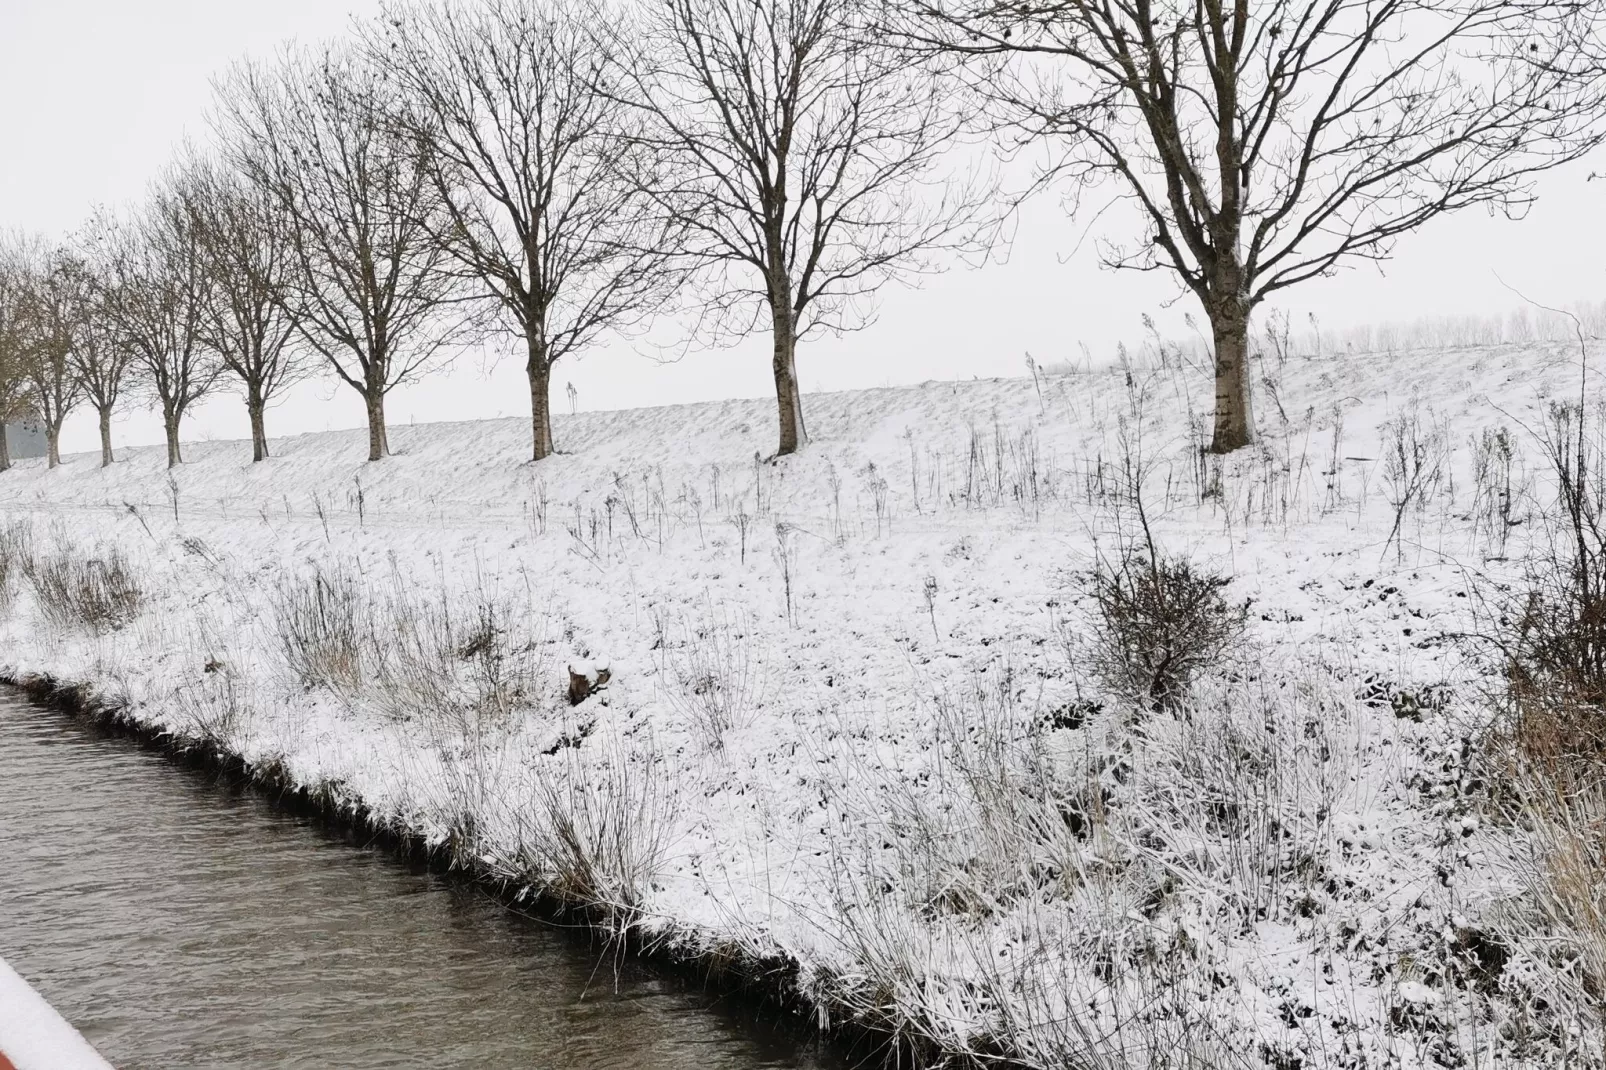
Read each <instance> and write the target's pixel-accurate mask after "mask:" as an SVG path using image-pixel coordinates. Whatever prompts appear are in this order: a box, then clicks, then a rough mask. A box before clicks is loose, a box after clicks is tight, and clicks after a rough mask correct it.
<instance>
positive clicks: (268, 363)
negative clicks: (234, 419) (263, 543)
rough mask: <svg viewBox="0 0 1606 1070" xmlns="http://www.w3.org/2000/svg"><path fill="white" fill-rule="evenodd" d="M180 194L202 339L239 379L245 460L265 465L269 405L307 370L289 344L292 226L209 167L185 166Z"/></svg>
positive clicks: (267, 199) (292, 332) (237, 181)
mask: <svg viewBox="0 0 1606 1070" xmlns="http://www.w3.org/2000/svg"><path fill="white" fill-rule="evenodd" d="M178 192H179V195H180V196H181V197H182V199H183V202H184V208H185V211H186V212H187V213H188V215H189V217H190V219H191V220H192V225H193V226H194V227H195V228H196V233H197V235H198V236H199V241H200V256H201V263H202V266H203V270H204V276H205V279H204V281H205V285H204V287H203V289H202V302H201V321H200V336H201V339H202V340H203V341H204V342H205V344H206V346H207V348H208V349H210V350H211V351H212V352H214V353H215V354H217V357H218V360H219V361H220V362H221V363H222V366H223V370H224V371H225V373H227V374H228V375H230V376H232V377H234V378H235V379H238V380H239V382H240V387H241V390H242V391H243V393H244V394H245V409H246V415H247V416H248V418H249V419H250V421H251V460H252V461H253V462H254V461H262V460H266V459H267V457H268V432H267V420H266V413H267V408H268V405H269V404H271V403H272V402H273V400H274V399H275V398H277V397H278V396H279V394H280V393H281V392H282V391H284V390H285V389H286V388H287V387H289V386H291V385H293V384H295V383H297V382H299V381H301V380H302V379H304V378H306V377H307V376H308V375H309V374H310V373H311V371H312V365H311V362H309V361H308V360H307V359H306V355H305V352H304V350H302V349H301V348H300V347H298V346H297V345H296V344H295V343H296V342H297V341H298V338H297V334H296V318H295V315H294V313H293V311H292V309H291V307H290V305H289V303H288V302H287V299H286V290H287V287H288V286H289V284H290V280H291V272H292V271H293V270H294V269H295V266H296V250H295V245H294V243H293V241H292V239H291V226H292V221H291V219H290V217H289V216H288V214H287V213H286V212H285V211H284V208H283V206H282V205H281V204H280V202H279V201H278V200H277V199H276V198H275V197H273V196H272V195H271V194H270V193H268V192H266V191H264V190H262V189H261V188H259V187H256V186H253V185H251V184H250V183H248V182H246V181H245V180H244V179H243V178H242V177H241V176H240V175H239V174H238V173H237V172H234V171H232V170H230V169H228V168H226V167H223V166H221V165H219V164H217V163H214V162H211V161H202V160H196V161H194V162H193V163H191V164H190V165H189V167H188V168H187V170H186V177H185V181H184V182H183V184H182V185H181V187H180V188H179V191H178Z"/></svg>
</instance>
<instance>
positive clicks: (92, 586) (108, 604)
mask: <svg viewBox="0 0 1606 1070" xmlns="http://www.w3.org/2000/svg"><path fill="white" fill-rule="evenodd" d="M21 560H22V567H23V571H24V573H25V574H26V575H27V577H28V580H29V582H30V583H31V584H32V585H33V592H34V597H35V599H36V600H37V602H38V604H39V610H40V612H41V613H43V614H44V616H45V619H46V620H47V621H49V622H50V623H51V624H53V625H55V626H56V627H58V628H74V627H82V628H87V629H88V630H89V631H90V632H93V633H95V634H100V633H101V632H106V631H112V630H115V629H117V628H121V627H122V626H123V625H125V624H127V623H128V622H129V621H131V620H133V619H134V617H135V615H136V614H138V612H139V608H140V604H141V602H142V601H143V597H144V596H143V592H141V590H140V587H139V584H138V583H136V582H135V580H134V576H133V570H132V569H131V568H130V566H129V564H128V562H127V561H126V560H125V559H124V558H123V555H122V553H121V551H119V550H118V549H116V548H115V547H106V548H104V549H102V550H101V551H100V552H99V553H98V554H97V555H96V556H94V557H88V556H85V555H83V554H81V553H80V552H79V551H78V550H76V549H75V548H73V547H72V546H70V545H68V544H67V543H66V542H65V541H63V542H60V543H58V545H57V546H56V548H55V549H54V550H51V551H49V552H41V551H38V550H34V551H33V552H31V553H24V554H23V556H22V558H21Z"/></svg>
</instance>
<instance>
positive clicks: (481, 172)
mask: <svg viewBox="0 0 1606 1070" xmlns="http://www.w3.org/2000/svg"><path fill="white" fill-rule="evenodd" d="M617 36H618V18H617V16H616V15H615V14H614V13H613V12H612V11H611V10H610V9H608V8H607V7H605V6H604V5H603V4H602V3H598V2H594V0H544V2H535V0H485V2H483V3H479V4H476V5H474V6H473V7H468V6H465V5H458V4H451V3H440V2H435V0H425V2H422V3H409V4H397V5H395V6H392V7H389V8H387V9H386V11H385V13H384V15H383V16H382V17H381V18H380V19H379V20H378V21H376V22H374V23H373V24H372V25H371V26H370V27H369V30H368V34H367V37H368V49H369V53H370V55H371V56H372V57H373V62H375V63H376V64H382V65H383V66H384V67H385V68H386V69H387V70H388V71H390V72H391V74H392V76H393V77H394V78H396V79H397V81H398V82H399V83H400V84H401V85H402V86H403V87H404V90H405V92H406V97H407V100H406V104H407V109H406V112H405V113H404V114H405V115H406V116H407V117H408V120H409V121H408V127H409V129H410V130H411V132H412V133H413V135H414V137H415V138H416V139H417V141H418V143H419V144H420V145H421V146H425V147H426V150H427V152H428V154H429V158H430V159H431V161H432V162H433V165H434V169H433V175H434V178H435V181H436V184H437V186H438V189H439V193H440V195H441V199H442V203H443V205H444V207H445V209H446V210H445V211H444V212H443V213H442V214H441V216H440V222H441V224H442V227H441V229H440V230H439V231H437V233H436V234H435V238H436V240H437V241H439V242H440V243H441V244H442V246H443V248H445V249H446V250H447V251H448V252H449V253H450V254H451V256H452V258H453V260H454V261H455V264H456V266H457V267H458V269H459V270H461V271H462V272H464V273H466V274H467V275H468V276H469V277H470V278H471V279H472V280H473V281H474V282H475V283H476V284H478V285H479V286H480V287H481V288H483V290H484V291H485V293H486V294H487V296H489V297H490V298H491V299H492V300H493V301H494V302H496V304H497V305H498V306H499V307H500V309H501V311H502V313H503V314H504V316H505V317H506V318H507V320H508V321H509V322H510V325H511V326H512V327H513V329H514V330H515V331H516V332H517V333H518V334H519V335H520V336H521V338H522V342H523V348H524V351H525V357H526V360H525V371H526V374H527V375H528V377H529V383H530V418H531V431H532V436H533V440H534V451H533V452H534V457H535V459H536V460H538V461H539V460H541V459H542V458H543V457H546V456H547V455H548V454H550V453H551V452H552V410H551V398H550V393H551V379H552V365H553V364H554V363H556V362H557V361H558V360H560V359H562V358H564V357H566V356H568V355H569V354H571V353H578V352H580V351H581V350H583V349H584V348H585V347H586V346H588V345H589V344H591V343H592V342H593V341H595V340H596V338H597V337H598V336H599V335H600V334H602V333H604V332H606V331H609V330H611V329H617V328H621V327H626V326H628V325H630V324H632V323H635V322H637V321H638V320H640V319H641V318H642V317H643V316H644V315H645V314H647V313H649V312H651V311H654V310H655V309H656V307H657V306H658V305H660V304H661V303H662V302H663V300H664V299H665V298H666V297H667V296H668V294H669V292H670V291H671V290H672V288H673V285H674V282H673V276H672V273H671V272H670V270H669V265H670V263H671V260H670V256H669V254H670V252H671V251H672V250H673V249H675V248H676V247H677V246H678V244H679V242H678V240H677V236H676V235H675V234H674V233H673V232H671V231H670V230H669V229H668V228H667V227H666V225H665V223H664V220H663V217H662V215H661V214H660V213H658V212H657V211H656V210H655V206H654V204H653V202H652V200H651V199H650V198H649V197H648V196H647V195H646V194H645V193H644V191H643V190H642V189H641V188H640V187H639V186H638V185H637V184H636V183H634V182H632V181H631V174H632V172H633V170H634V169H632V168H629V167H627V166H626V165H627V164H628V162H629V161H630V160H631V159H632V154H634V153H637V152H639V151H640V149H639V144H640V143H639V141H638V140H637V139H633V138H631V137H629V136H628V133H629V131H628V130H627V128H626V127H627V123H629V122H630V121H631V119H632V115H631V113H630V112H629V110H628V109H627V108H626V107H625V105H624V104H623V103H622V101H621V95H620V94H619V93H618V92H617V87H616V86H615V85H613V84H612V83H613V80H614V79H613V72H612V70H611V68H610V67H609V66H608V65H607V64H606V63H605V59H606V49H607V48H608V42H609V41H611V40H614V39H617Z"/></svg>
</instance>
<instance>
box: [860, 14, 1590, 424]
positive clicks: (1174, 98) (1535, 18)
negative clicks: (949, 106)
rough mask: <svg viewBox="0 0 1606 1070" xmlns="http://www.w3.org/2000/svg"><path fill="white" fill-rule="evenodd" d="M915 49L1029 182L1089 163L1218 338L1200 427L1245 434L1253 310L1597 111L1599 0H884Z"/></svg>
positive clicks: (1127, 259)
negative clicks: (1036, 152) (996, 134)
mask: <svg viewBox="0 0 1606 1070" xmlns="http://www.w3.org/2000/svg"><path fill="white" fill-rule="evenodd" d="M890 6H891V7H893V8H900V9H902V15H901V16H900V17H899V18H898V20H897V23H896V28H897V30H898V32H899V34H900V35H901V37H902V39H903V40H904V41H905V42H907V43H910V44H912V45H914V46H916V49H915V50H916V52H917V53H919V54H924V53H925V52H927V51H928V50H933V49H934V50H936V51H937V52H939V53H941V54H946V55H955V56H961V57H965V58H967V59H969V60H970V61H972V62H971V65H970V70H971V71H972V74H973V85H974V86H975V88H977V89H978V90H979V91H980V93H981V95H982V97H983V99H985V100H986V101H987V102H988V103H989V104H990V106H991V108H992V111H993V118H994V120H995V121H996V123H997V124H998V126H999V128H1001V129H1005V130H1010V131H1013V133H1014V135H1015V136H1016V138H1017V139H1018V144H1019V145H1021V146H1028V145H1031V146H1040V145H1043V144H1048V145H1050V146H1052V149H1053V152H1054V157H1053V161H1054V162H1053V163H1052V165H1051V166H1050V167H1049V169H1048V172H1047V173H1046V174H1045V175H1044V176H1043V178H1044V180H1045V181H1048V180H1053V179H1063V180H1064V181H1066V182H1068V183H1070V184H1071V186H1072V189H1073V190H1076V191H1079V190H1081V189H1084V188H1088V187H1092V186H1102V185H1103V184H1105V183H1109V184H1111V185H1113V186H1114V187H1115V189H1116V190H1117V191H1118V192H1119V193H1120V194H1122V195H1123V196H1124V197H1126V198H1127V199H1128V200H1129V201H1130V203H1131V204H1133V205H1134V206H1135V208H1136V211H1137V213H1138V215H1139V217H1140V218H1141V219H1142V221H1143V224H1144V228H1145V229H1144V233H1143V235H1142V237H1141V238H1140V239H1139V240H1138V241H1136V242H1134V243H1131V244H1120V243H1107V244H1106V245H1105V248H1104V259H1105V262H1106V263H1107V264H1109V265H1111V266H1113V267H1118V268H1135V269H1139V270H1165V271H1169V272H1172V273H1174V274H1175V275H1176V276H1177V277H1178V278H1179V279H1180V280H1181V282H1182V284H1183V285H1184V286H1185V287H1186V288H1187V289H1188V290H1190V291H1191V292H1192V293H1193V294H1194V295H1195V296H1196V297H1197V298H1198V299H1199V301H1200V303H1201V304H1202V305H1203V306H1204V311H1205V314H1206V315H1207V316H1208V317H1209V320H1210V326H1211V334H1212V336H1213V340H1214V343H1215V381H1216V411H1215V431H1214V436H1213V439H1212V442H1211V449H1212V450H1213V451H1215V452H1218V453H1225V452H1228V451H1231V450H1235V449H1238V448H1239V447H1241V446H1244V445H1247V444H1248V443H1249V442H1250V441H1252V440H1253V438H1254V420H1253V416H1252V411H1251V407H1250V373H1249V367H1248V362H1249V318H1250V313H1251V312H1252V311H1253V310H1254V309H1255V307H1256V306H1257V305H1259V304H1260V302H1262V301H1263V300H1265V299H1266V297H1268V296H1269V295H1271V294H1273V293H1275V292H1277V291H1278V290H1282V289H1285V288H1287V287H1290V286H1295V285H1298V284H1299V283H1301V282H1304V281H1305V280H1307V279H1312V278H1316V277H1318V276H1323V275H1329V274H1332V273H1333V272H1334V271H1335V270H1336V269H1337V268H1338V267H1339V266H1340V265H1341V264H1343V263H1345V262H1346V261H1350V260H1354V259H1357V258H1359V259H1370V260H1381V259H1385V258H1387V257H1388V255H1389V254H1390V251H1391V250H1392V248H1393V246H1394V243H1395V241H1396V239H1398V237H1399V236H1400V235H1402V234H1404V233H1406V232H1408V231H1411V230H1414V229H1415V228H1417V227H1419V226H1421V225H1422V224H1423V223H1425V222H1427V221H1428V220H1430V219H1432V218H1434V217H1435V216H1438V215H1441V214H1443V213H1446V212H1453V211H1456V210H1458V209H1461V208H1465V207H1468V206H1471V205H1476V204H1483V205H1488V206H1489V207H1490V208H1492V209H1495V210H1499V211H1502V212H1504V213H1506V214H1507V215H1520V214H1521V213H1522V212H1523V210H1524V209H1526V208H1527V206H1528V205H1529V204H1531V203H1532V201H1533V184H1532V179H1533V177H1534V175H1535V174H1536V173H1538V172H1539V171H1542V170H1545V169H1547V168H1551V167H1555V166H1557V165H1559V164H1563V163H1567V162H1569V161H1572V160H1575V159H1577V158H1579V157H1580V156H1582V155H1584V154H1585V153H1587V152H1588V151H1590V150H1591V149H1592V148H1594V147H1595V146H1596V145H1598V144H1599V143H1600V141H1601V137H1602V119H1603V118H1606V66H1603V64H1602V62H1601V52H1602V48H1601V42H1602V41H1603V40H1606V33H1603V30H1606V25H1603V23H1606V0H1534V2H1514V0H1377V2H1372V0H1365V2H1363V0H1270V2H1261V3H1250V2H1249V0H1236V2H1229V3H1223V2H1219V0H1217V2H1209V3H1198V4H1183V5H1178V4H1151V3H1136V4H1110V3H1103V2H1098V0H1029V2H1026V3H1020V2H1016V0H893V2H892V4H891V5H890Z"/></svg>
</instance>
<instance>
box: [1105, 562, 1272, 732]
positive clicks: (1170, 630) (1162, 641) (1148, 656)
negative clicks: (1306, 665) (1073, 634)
mask: <svg viewBox="0 0 1606 1070" xmlns="http://www.w3.org/2000/svg"><path fill="white" fill-rule="evenodd" d="M1230 582H1231V578H1230V577H1228V576H1223V575H1221V574H1219V573H1216V572H1211V571H1208V570H1205V569H1203V568H1201V567H1200V566H1198V565H1195V564H1194V563H1193V562H1191V561H1189V560H1188V559H1187V558H1184V557H1171V556H1168V555H1166V554H1163V553H1161V552H1160V551H1159V550H1158V549H1156V548H1155V546H1154V545H1153V543H1152V542H1147V543H1146V544H1145V545H1144V546H1143V547H1141V548H1140V547H1135V546H1127V547H1123V548H1122V551H1121V555H1120V557H1119V558H1117V559H1116V560H1115V561H1113V562H1112V561H1109V560H1107V559H1104V558H1102V557H1101V558H1100V560H1099V562H1098V564H1097V566H1096V567H1095V568H1093V569H1092V570H1091V571H1089V572H1087V573H1085V574H1084V575H1082V576H1081V577H1080V584H1081V589H1082V592H1083V594H1084V595H1085V596H1086V597H1087V598H1088V599H1089V600H1090V601H1091V603H1092V606H1091V609H1090V611H1089V612H1088V613H1087V614H1086V621H1087V625H1088V628H1089V641H1088V642H1087V643H1085V644H1084V646H1085V647H1086V649H1085V652H1084V656H1085V657H1086V658H1087V659H1088V663H1089V665H1090V667H1091V668H1092V670H1093V673H1094V675H1095V676H1097V677H1098V678H1099V679H1100V681H1101V682H1102V683H1103V684H1104V685H1105V686H1106V687H1107V688H1109V689H1110V691H1111V692H1112V693H1114V694H1116V695H1119V696H1120V697H1121V698H1123V699H1126V700H1128V701H1131V702H1135V703H1139V704H1141V705H1145V706H1150V705H1152V706H1153V707H1155V708H1157V709H1175V708H1177V707H1178V706H1179V705H1180V704H1181V703H1182V701H1183V700H1184V699H1185V698H1186V697H1187V694H1188V689H1189V687H1190V686H1191V685H1192V683H1193V681H1194V679H1195V677H1197V676H1198V675H1199V673H1200V672H1202V671H1203V670H1205V669H1206V668H1208V667H1209V666H1210V665H1212V664H1214V663H1216V662H1218V661H1220V660H1222V659H1223V658H1225V657H1226V656H1227V655H1228V654H1229V653H1231V651H1232V650H1233V648H1234V647H1235V646H1237V645H1238V643H1239V641H1240V640H1241V638H1242V636H1243V631H1244V623H1245V621H1246V620H1247V619H1248V605H1247V603H1233V602H1229V601H1228V600H1227V598H1226V597H1225V595H1224V593H1223V592H1224V591H1225V589H1226V587H1227V585H1228V584H1229V583H1230Z"/></svg>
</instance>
